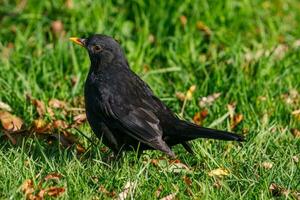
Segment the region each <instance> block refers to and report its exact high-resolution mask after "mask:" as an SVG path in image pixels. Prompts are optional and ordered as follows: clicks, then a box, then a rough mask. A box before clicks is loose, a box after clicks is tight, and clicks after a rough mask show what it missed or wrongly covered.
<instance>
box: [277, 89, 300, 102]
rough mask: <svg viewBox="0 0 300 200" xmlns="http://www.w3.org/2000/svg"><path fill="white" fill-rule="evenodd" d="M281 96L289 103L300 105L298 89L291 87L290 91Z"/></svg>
mask: <svg viewBox="0 0 300 200" xmlns="http://www.w3.org/2000/svg"><path fill="white" fill-rule="evenodd" d="M281 98H282V99H283V100H284V101H285V103H286V104H288V105H292V106H293V105H296V106H298V105H299V104H298V103H299V101H300V95H299V92H298V91H297V90H296V89H291V90H290V91H289V92H288V93H285V94H282V95H281Z"/></svg>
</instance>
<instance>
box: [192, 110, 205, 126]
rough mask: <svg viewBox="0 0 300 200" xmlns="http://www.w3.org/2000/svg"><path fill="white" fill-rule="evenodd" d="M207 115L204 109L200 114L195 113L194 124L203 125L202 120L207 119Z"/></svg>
mask: <svg viewBox="0 0 300 200" xmlns="http://www.w3.org/2000/svg"><path fill="white" fill-rule="evenodd" d="M207 115H208V110H207V109H204V110H202V111H201V112H196V113H195V115H194V117H193V121H194V123H195V124H198V125H201V124H202V123H203V120H204V119H205V118H206V117H207Z"/></svg>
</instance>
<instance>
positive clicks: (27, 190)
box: [21, 179, 34, 199]
mask: <svg viewBox="0 0 300 200" xmlns="http://www.w3.org/2000/svg"><path fill="white" fill-rule="evenodd" d="M21 191H22V192H23V193H24V194H25V196H26V198H27V199H29V197H30V196H31V195H32V193H33V192H34V186H33V180H31V179H27V180H25V181H24V182H23V184H22V186H21Z"/></svg>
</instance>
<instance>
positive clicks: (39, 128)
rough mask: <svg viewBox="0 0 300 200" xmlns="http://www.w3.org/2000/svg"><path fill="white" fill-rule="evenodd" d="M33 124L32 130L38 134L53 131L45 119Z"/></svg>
mask: <svg viewBox="0 0 300 200" xmlns="http://www.w3.org/2000/svg"><path fill="white" fill-rule="evenodd" d="M32 124H33V125H32V130H33V131H34V132H36V133H45V132H48V131H50V130H51V126H50V124H47V123H46V122H45V121H44V120H43V119H36V120H34V121H33V123H32Z"/></svg>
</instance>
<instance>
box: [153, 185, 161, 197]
mask: <svg viewBox="0 0 300 200" xmlns="http://www.w3.org/2000/svg"><path fill="white" fill-rule="evenodd" d="M162 189H163V187H162V185H160V186H159V187H158V188H157V190H156V191H155V197H156V198H158V197H159V196H160V194H161V192H162Z"/></svg>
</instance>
